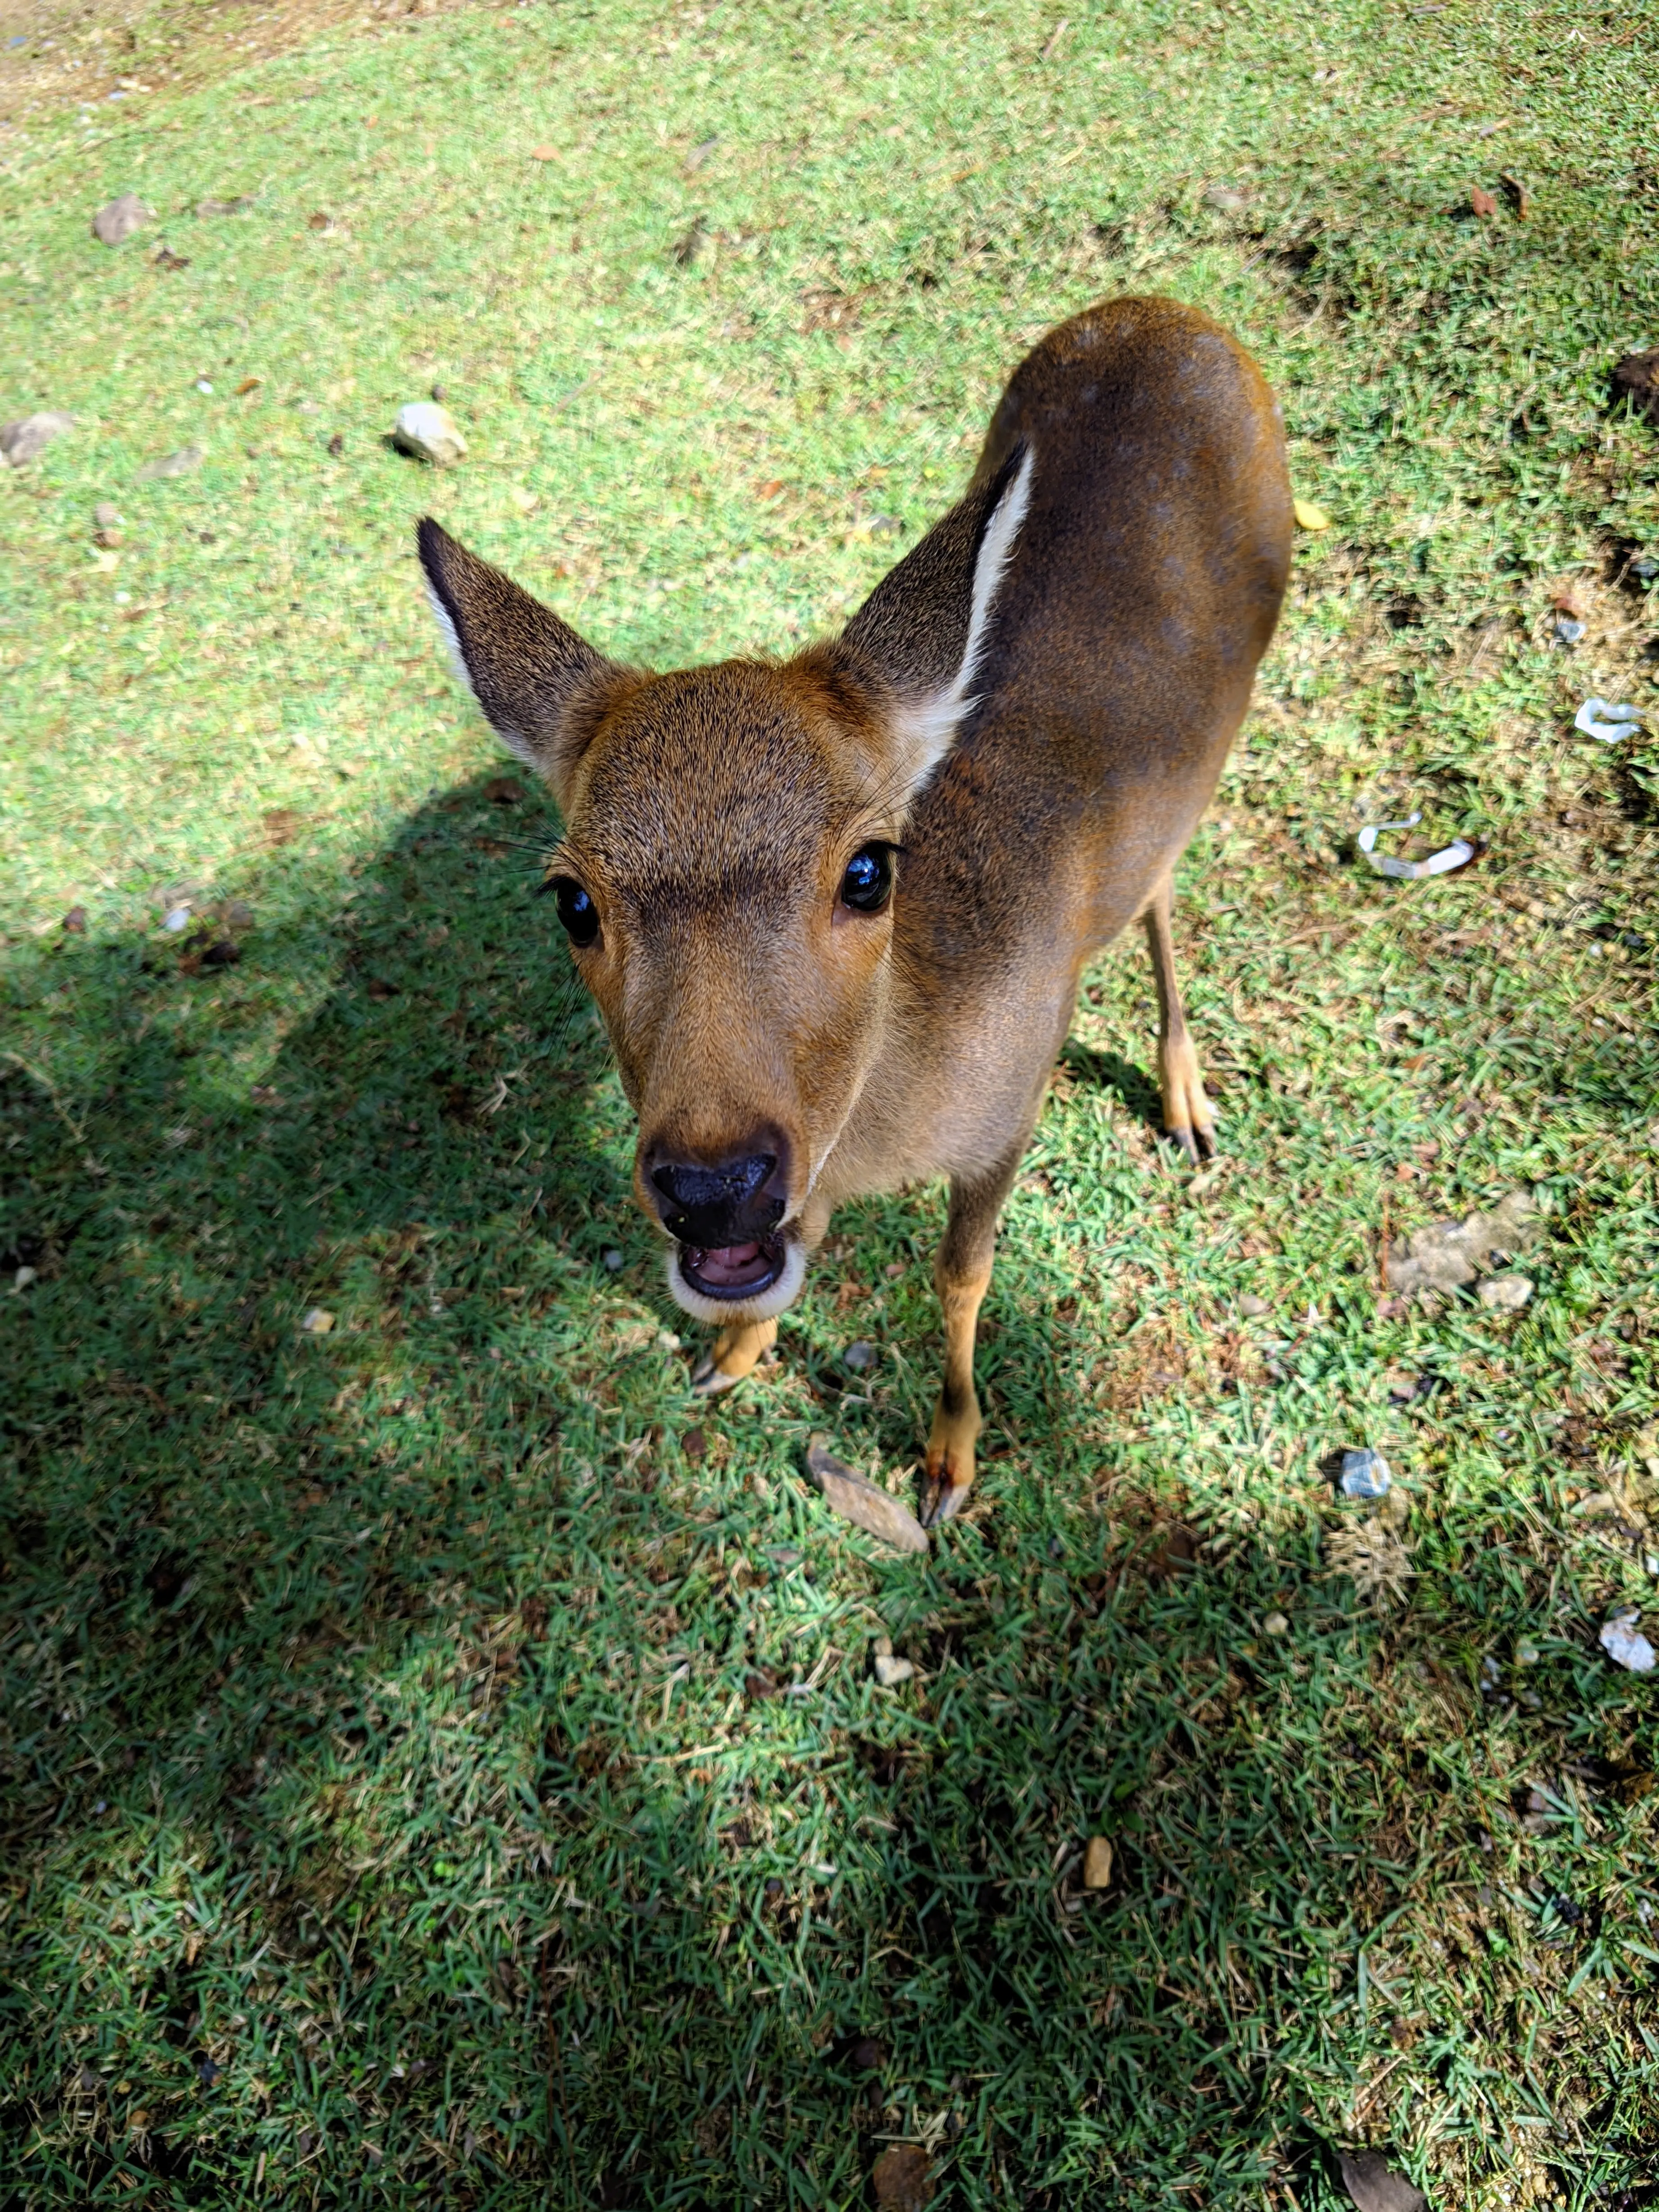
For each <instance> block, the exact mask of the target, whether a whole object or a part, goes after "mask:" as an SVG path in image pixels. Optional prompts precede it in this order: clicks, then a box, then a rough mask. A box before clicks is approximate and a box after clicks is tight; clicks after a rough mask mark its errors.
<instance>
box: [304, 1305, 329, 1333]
mask: <svg viewBox="0 0 1659 2212" xmlns="http://www.w3.org/2000/svg"><path fill="white" fill-rule="evenodd" d="M333 1326H334V1316H333V1315H332V1314H331V1313H330V1312H329V1311H328V1310H326V1308H325V1307H323V1306H313V1307H312V1309H311V1310H310V1311H309V1312H308V1313H307V1314H303V1315H301V1319H300V1328H301V1332H302V1334H305V1335H307V1336H326V1335H327V1334H328V1333H329V1331H330V1329H331V1328H333Z"/></svg>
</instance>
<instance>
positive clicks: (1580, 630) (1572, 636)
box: [1555, 615, 1584, 645]
mask: <svg viewBox="0 0 1659 2212" xmlns="http://www.w3.org/2000/svg"><path fill="white" fill-rule="evenodd" d="M1555 635H1556V636H1557V637H1558V638H1559V640H1560V641H1561V643H1562V644H1563V645H1577V642H1578V641H1579V639H1580V638H1581V637H1583V635H1584V625H1583V623H1581V622H1577V621H1575V620H1574V618H1573V617H1572V616H1571V615H1557V617H1555Z"/></svg>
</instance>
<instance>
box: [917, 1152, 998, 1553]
mask: <svg viewBox="0 0 1659 2212" xmlns="http://www.w3.org/2000/svg"><path fill="white" fill-rule="evenodd" d="M1022 1149H1023V1147H1022ZM1018 1158H1019V1156H1018V1153H1016V1154H1015V1155H1014V1157H1013V1158H1012V1159H1011V1160H1010V1161H1009V1162H1008V1164H1007V1165H1006V1167H1004V1168H1000V1169H998V1170H996V1171H995V1172H994V1174H992V1175H990V1176H986V1177H984V1178H983V1179H982V1180H981V1181H978V1182H966V1181H964V1180H963V1178H962V1177H961V1176H952V1177H951V1212H950V1218H949V1219H948V1220H947V1221H946V1223H945V1241H944V1243H942V1244H941V1245H940V1246H939V1257H938V1258H937V1259H936V1260H935V1261H934V1262H933V1283H934V1286H935V1288H936V1289H937V1290H938V1291H939V1304H940V1305H941V1306H942V1307H943V1309H944V1311H945V1383H944V1387H943V1388H942V1389H941V1390H940V1392H939V1407H938V1410H937V1411H936V1412H935V1413H934V1415H933V1433H932V1435H931V1436H930V1437H928V1439H927V1470H926V1474H925V1476H924V1480H923V1489H922V1506H921V1521H922V1526H923V1527H924V1528H938V1527H939V1525H940V1523H941V1522H945V1521H949V1520H951V1518H952V1517H953V1516H955V1515H956V1514H957V1513H959V1512H960V1511H961V1510H962V1507H963V1502H964V1501H965V1499H966V1498H967V1496H968V1492H969V1489H970V1487H971V1486H972V1484H973V1480H974V1443H975V1438H976V1437H978V1435H979V1430H980V1416H979V1400H978V1398H977V1396H976V1395H975V1391H974V1339H975V1333H976V1332H977V1330H978V1328H979V1310H980V1306H981V1303H982V1301H983V1299H984V1297H985V1293H986V1291H987V1289H988V1288H989V1286H990V1281H991V1258H992V1254H993V1252H994V1249H995V1246H996V1236H997V1217H998V1215H999V1214H1000V1212H1002V1202H1003V1200H1005V1199H1006V1197H1007V1195H1008V1190H1009V1186H1010V1185H1011V1184H1012V1182H1013V1179H1014V1170H1015V1168H1016V1167H1017V1166H1018Z"/></svg>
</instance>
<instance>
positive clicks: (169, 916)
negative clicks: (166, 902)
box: [161, 906, 190, 937]
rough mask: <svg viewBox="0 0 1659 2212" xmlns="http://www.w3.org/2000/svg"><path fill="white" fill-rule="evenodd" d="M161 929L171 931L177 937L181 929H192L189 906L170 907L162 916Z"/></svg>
mask: <svg viewBox="0 0 1659 2212" xmlns="http://www.w3.org/2000/svg"><path fill="white" fill-rule="evenodd" d="M161 927H162V928H163V929H167V930H171V932H172V933H173V935H174V936H175V937H176V936H177V935H178V934H179V931H180V930H181V929H188V928H189V927H190V908H188V907H187V906H173V907H169V908H167V912H166V913H165V914H164V915H162V916H161Z"/></svg>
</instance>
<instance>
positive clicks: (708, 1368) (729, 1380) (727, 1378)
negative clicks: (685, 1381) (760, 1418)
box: [691, 1352, 743, 1398]
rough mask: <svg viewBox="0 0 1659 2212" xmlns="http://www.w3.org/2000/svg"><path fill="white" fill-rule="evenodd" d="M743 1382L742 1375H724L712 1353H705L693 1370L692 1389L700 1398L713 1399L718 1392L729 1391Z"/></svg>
mask: <svg viewBox="0 0 1659 2212" xmlns="http://www.w3.org/2000/svg"><path fill="white" fill-rule="evenodd" d="M742 1380H743V1377H742V1376H741V1375H726V1374H723V1373H722V1372H721V1370H720V1368H718V1367H717V1366H716V1365H715V1364H714V1353H713V1352H705V1353H704V1355H703V1357H702V1358H701V1359H700V1360H699V1361H698V1362H697V1364H696V1366H695V1367H694V1368H693V1369H692V1370H691V1388H692V1389H694V1390H695V1391H696V1394H697V1395H698V1397H700V1398H712V1397H713V1396H714V1394H715V1392H716V1391H717V1390H729V1389H731V1388H732V1384H733V1383H741V1382H742Z"/></svg>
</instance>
